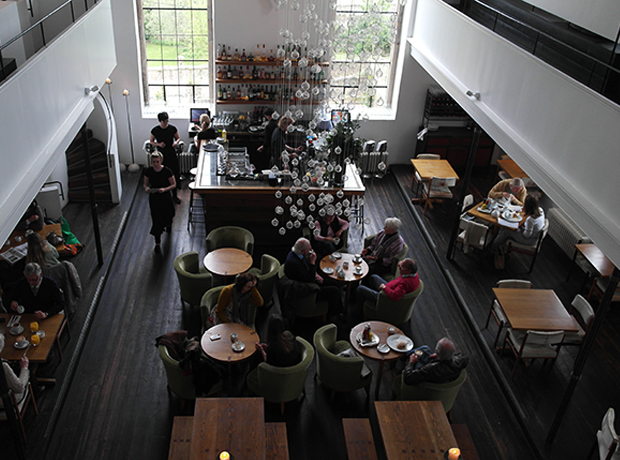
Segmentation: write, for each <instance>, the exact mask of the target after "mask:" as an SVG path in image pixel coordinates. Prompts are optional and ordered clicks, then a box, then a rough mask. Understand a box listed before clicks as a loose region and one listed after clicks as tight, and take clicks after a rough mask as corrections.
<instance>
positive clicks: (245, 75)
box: [243, 65, 252, 80]
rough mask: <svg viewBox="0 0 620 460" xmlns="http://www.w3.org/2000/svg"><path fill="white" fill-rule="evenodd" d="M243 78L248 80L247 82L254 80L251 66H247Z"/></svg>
mask: <svg viewBox="0 0 620 460" xmlns="http://www.w3.org/2000/svg"><path fill="white" fill-rule="evenodd" d="M243 76H244V77H245V78H246V80H251V79H252V72H250V66H249V65H246V66H245V73H244V74H243Z"/></svg>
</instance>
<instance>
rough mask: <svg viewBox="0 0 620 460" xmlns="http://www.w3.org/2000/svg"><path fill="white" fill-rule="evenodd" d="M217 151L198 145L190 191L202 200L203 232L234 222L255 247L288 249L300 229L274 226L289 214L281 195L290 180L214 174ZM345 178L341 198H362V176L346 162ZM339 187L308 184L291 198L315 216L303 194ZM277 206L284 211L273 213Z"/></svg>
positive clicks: (327, 190) (287, 189) (333, 191)
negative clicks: (251, 236) (248, 233)
mask: <svg viewBox="0 0 620 460" xmlns="http://www.w3.org/2000/svg"><path fill="white" fill-rule="evenodd" d="M217 154H218V153H217V152H208V151H206V150H205V149H203V148H201V149H200V153H199V157H198V166H197V168H198V170H197V174H196V187H195V189H194V191H195V192H196V193H199V194H201V195H202V196H203V198H204V200H205V209H206V220H207V224H206V225H207V233H208V232H210V231H211V230H213V229H214V228H217V227H221V226H224V225H236V226H240V227H244V228H247V229H248V230H250V231H251V232H252V233H253V234H254V238H255V240H256V244H257V245H259V246H286V247H288V248H290V246H291V244H292V242H294V241H295V240H296V239H297V238H299V237H300V236H301V228H299V229H295V228H294V229H292V230H287V232H286V235H284V236H282V235H280V234H279V233H278V229H279V228H280V227H281V226H282V221H283V220H284V222H286V221H287V220H288V218H289V217H290V215H289V214H288V213H287V211H286V210H287V208H288V206H287V205H285V204H284V197H286V196H288V195H290V188H291V186H292V185H293V182H292V180H291V179H290V178H283V179H282V184H281V185H278V186H275V187H274V186H270V185H269V183H268V181H267V179H264V180H246V179H231V178H229V177H226V176H218V175H217V174H216V171H217ZM346 177H347V180H346V182H345V184H344V187H342V191H343V192H344V195H345V197H347V198H348V199H349V200H350V201H353V198H354V197H362V196H363V195H364V192H365V187H364V185H363V183H362V178H361V177H360V176H359V175H358V174H356V173H355V172H354V168H353V167H352V166H351V165H347V168H346ZM340 189H341V188H339V187H311V188H310V189H309V190H308V192H303V191H302V190H301V188H299V187H298V190H297V193H296V194H295V195H294V196H293V198H294V201H297V200H298V199H299V198H302V199H303V200H304V205H303V209H304V211H305V213H306V215H308V214H312V215H313V216H315V217H316V216H317V215H318V214H317V212H315V213H309V211H308V209H307V206H308V204H309V203H308V200H307V199H305V196H307V195H310V194H314V195H315V196H318V194H320V193H321V192H324V193H332V194H334V193H335V192H336V191H338V190H340ZM277 190H281V191H282V194H283V197H282V198H280V199H278V198H276V196H275V193H276V191H277ZM334 203H335V202H334ZM277 206H282V207H284V209H285V213H284V214H283V215H282V216H277V215H276V213H275V208H276V207H277ZM317 211H318V210H317ZM274 217H278V219H279V220H280V223H281V224H280V225H278V226H277V227H274V226H273V225H272V224H271V221H272V220H273V218H274ZM284 218H286V219H284ZM291 220H294V219H291Z"/></svg>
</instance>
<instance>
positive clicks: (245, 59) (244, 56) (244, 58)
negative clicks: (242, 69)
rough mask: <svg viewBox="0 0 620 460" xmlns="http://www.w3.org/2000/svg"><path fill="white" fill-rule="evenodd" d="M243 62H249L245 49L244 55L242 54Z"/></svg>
mask: <svg viewBox="0 0 620 460" xmlns="http://www.w3.org/2000/svg"><path fill="white" fill-rule="evenodd" d="M241 60H242V61H243V62H245V61H247V60H248V57H247V56H246V55H245V48H243V53H241Z"/></svg>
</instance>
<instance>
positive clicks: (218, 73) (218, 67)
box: [217, 65, 224, 80]
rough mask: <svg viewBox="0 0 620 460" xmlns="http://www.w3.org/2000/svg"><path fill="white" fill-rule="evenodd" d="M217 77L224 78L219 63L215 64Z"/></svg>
mask: <svg viewBox="0 0 620 460" xmlns="http://www.w3.org/2000/svg"><path fill="white" fill-rule="evenodd" d="M217 78H218V79H220V80H221V79H222V78H224V72H222V68H221V67H220V66H219V65H218V66H217Z"/></svg>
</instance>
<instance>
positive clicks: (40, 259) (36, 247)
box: [26, 233, 60, 268]
mask: <svg viewBox="0 0 620 460" xmlns="http://www.w3.org/2000/svg"><path fill="white" fill-rule="evenodd" d="M58 257H59V256H58V251H57V250H56V248H55V247H54V246H52V245H51V244H50V243H49V242H48V241H45V240H44V239H43V238H42V237H41V235H39V234H38V233H31V234H30V235H28V255H26V263H30V262H36V263H38V264H39V266H40V267H41V268H46V267H53V266H54V265H58V264H59V263H60V260H59V259H58Z"/></svg>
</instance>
